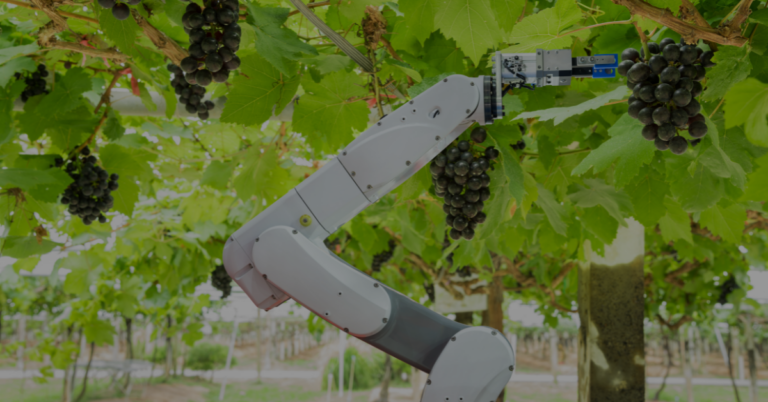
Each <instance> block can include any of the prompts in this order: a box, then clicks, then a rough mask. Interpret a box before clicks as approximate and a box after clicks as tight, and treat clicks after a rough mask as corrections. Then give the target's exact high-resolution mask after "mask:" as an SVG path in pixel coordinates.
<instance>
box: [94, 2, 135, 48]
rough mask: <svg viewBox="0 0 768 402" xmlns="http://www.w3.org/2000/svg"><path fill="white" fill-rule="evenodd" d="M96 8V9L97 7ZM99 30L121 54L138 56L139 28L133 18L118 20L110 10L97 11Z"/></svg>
mask: <svg viewBox="0 0 768 402" xmlns="http://www.w3.org/2000/svg"><path fill="white" fill-rule="evenodd" d="M97 8H98V7H97ZM98 14H99V28H100V29H101V30H102V31H104V35H105V36H106V37H107V38H108V39H109V40H111V41H112V42H114V43H115V45H117V48H118V49H119V50H120V51H121V52H122V53H125V54H127V55H129V56H132V57H137V56H140V53H141V51H142V48H141V46H139V45H138V42H139V39H138V33H139V30H140V29H141V28H139V24H137V23H136V20H134V19H133V18H126V19H125V20H122V21H121V20H118V19H117V18H115V16H114V15H112V12H111V11H110V10H103V11H101V10H99V12H98Z"/></svg>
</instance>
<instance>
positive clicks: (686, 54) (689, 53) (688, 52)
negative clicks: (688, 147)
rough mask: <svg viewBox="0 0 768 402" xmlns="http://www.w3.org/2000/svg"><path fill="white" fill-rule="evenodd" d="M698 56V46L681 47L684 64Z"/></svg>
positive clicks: (691, 61) (690, 62)
mask: <svg viewBox="0 0 768 402" xmlns="http://www.w3.org/2000/svg"><path fill="white" fill-rule="evenodd" d="M698 58H699V53H698V52H697V51H696V46H692V45H686V46H683V47H682V48H680V63H682V64H683V65H684V66H687V65H689V64H693V62H694V61H696V59H698ZM686 144H687V142H686Z"/></svg>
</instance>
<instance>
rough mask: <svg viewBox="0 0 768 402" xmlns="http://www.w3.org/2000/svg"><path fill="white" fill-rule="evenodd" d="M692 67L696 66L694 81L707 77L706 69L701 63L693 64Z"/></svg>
mask: <svg viewBox="0 0 768 402" xmlns="http://www.w3.org/2000/svg"><path fill="white" fill-rule="evenodd" d="M694 67H695V68H696V77H695V78H694V80H695V81H704V78H707V70H705V69H704V66H702V65H701V64H695V65H694Z"/></svg>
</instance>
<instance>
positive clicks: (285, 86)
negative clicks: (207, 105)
mask: <svg viewBox="0 0 768 402" xmlns="http://www.w3.org/2000/svg"><path fill="white" fill-rule="evenodd" d="M240 71H241V72H242V73H243V74H239V75H238V76H237V77H235V78H234V79H233V80H232V89H231V90H230V92H229V94H228V95H227V103H226V104H225V105H224V110H223V111H222V112H221V121H222V122H225V123H239V124H243V125H246V126H252V125H260V124H262V123H264V122H265V121H267V119H269V118H270V117H271V116H272V115H273V114H274V115H275V116H277V115H278V114H280V112H282V111H283V109H284V108H285V106H286V105H287V104H288V102H290V101H291V99H293V95H295V94H296V89H298V87H299V79H300V77H299V76H296V77H289V76H287V75H285V74H282V73H280V71H278V70H277V68H275V67H272V66H271V65H269V64H268V63H267V62H266V61H265V60H264V58H262V57H261V56H259V55H258V54H251V55H248V56H245V57H243V59H242V64H241V66H240ZM302 101H303V98H302Z"/></svg>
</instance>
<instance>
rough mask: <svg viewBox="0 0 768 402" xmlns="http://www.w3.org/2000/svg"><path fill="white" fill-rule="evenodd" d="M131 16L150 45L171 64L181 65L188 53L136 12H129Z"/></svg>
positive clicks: (134, 10) (133, 10)
mask: <svg viewBox="0 0 768 402" xmlns="http://www.w3.org/2000/svg"><path fill="white" fill-rule="evenodd" d="M131 15H133V19H134V20H136V23H137V24H138V25H139V26H140V27H141V30H142V31H144V35H147V38H149V40H150V41H152V44H154V45H155V47H157V48H158V49H159V50H160V51H161V52H163V54H164V55H165V56H166V57H168V58H169V59H171V62H172V63H173V64H175V65H177V66H179V65H181V60H182V59H184V58H185V57H187V56H189V52H188V51H186V50H184V48H182V47H181V46H179V44H178V43H176V42H175V41H174V40H173V39H171V38H169V37H168V36H166V35H165V34H164V33H162V32H161V31H160V30H158V29H157V28H155V27H154V26H153V25H152V24H150V23H149V21H147V20H146V19H144V17H142V16H141V14H139V12H138V11H136V9H132V10H131Z"/></svg>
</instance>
